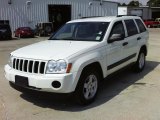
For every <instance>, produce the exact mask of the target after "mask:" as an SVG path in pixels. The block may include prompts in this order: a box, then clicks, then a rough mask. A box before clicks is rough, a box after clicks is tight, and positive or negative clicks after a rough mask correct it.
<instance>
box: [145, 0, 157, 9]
mask: <svg viewBox="0 0 160 120" xmlns="http://www.w3.org/2000/svg"><path fill="white" fill-rule="evenodd" d="M147 5H148V6H151V7H160V0H149V1H148V2H147Z"/></svg>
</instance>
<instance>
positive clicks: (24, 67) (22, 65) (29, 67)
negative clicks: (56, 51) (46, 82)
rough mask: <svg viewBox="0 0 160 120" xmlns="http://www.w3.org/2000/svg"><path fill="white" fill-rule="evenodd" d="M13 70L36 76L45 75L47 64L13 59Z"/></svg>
mask: <svg viewBox="0 0 160 120" xmlns="http://www.w3.org/2000/svg"><path fill="white" fill-rule="evenodd" d="M12 66H13V69H16V70H19V71H23V72H28V73H36V74H45V67H46V62H44V61H34V60H29V59H28V60H27V59H19V58H14V59H13V65H12Z"/></svg>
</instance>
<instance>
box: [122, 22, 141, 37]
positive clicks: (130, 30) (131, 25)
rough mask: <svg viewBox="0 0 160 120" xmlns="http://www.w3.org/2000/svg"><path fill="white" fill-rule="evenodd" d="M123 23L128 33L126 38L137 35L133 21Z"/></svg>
mask: <svg viewBox="0 0 160 120" xmlns="http://www.w3.org/2000/svg"><path fill="white" fill-rule="evenodd" d="M124 22H125V24H126V28H127V31H128V36H132V35H135V34H138V30H137V27H136V24H135V23H134V21H133V20H132V19H131V20H125V21H124Z"/></svg>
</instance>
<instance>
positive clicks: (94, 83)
mask: <svg viewBox="0 0 160 120" xmlns="http://www.w3.org/2000/svg"><path fill="white" fill-rule="evenodd" d="M99 81H100V75H99V73H98V72H97V71H95V70H92V68H91V69H90V70H85V71H83V72H82V74H81V77H80V79H79V83H78V85H77V88H76V91H75V96H76V99H77V102H78V103H79V104H81V105H87V104H90V103H92V102H93V101H94V100H95V98H96V96H97V93H98V88H99Z"/></svg>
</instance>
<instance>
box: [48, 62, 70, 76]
mask: <svg viewBox="0 0 160 120" xmlns="http://www.w3.org/2000/svg"><path fill="white" fill-rule="evenodd" d="M66 69H67V62H66V61H65V60H58V61H54V60H51V61H49V62H48V64H47V70H46V73H47V74H51V73H66Z"/></svg>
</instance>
